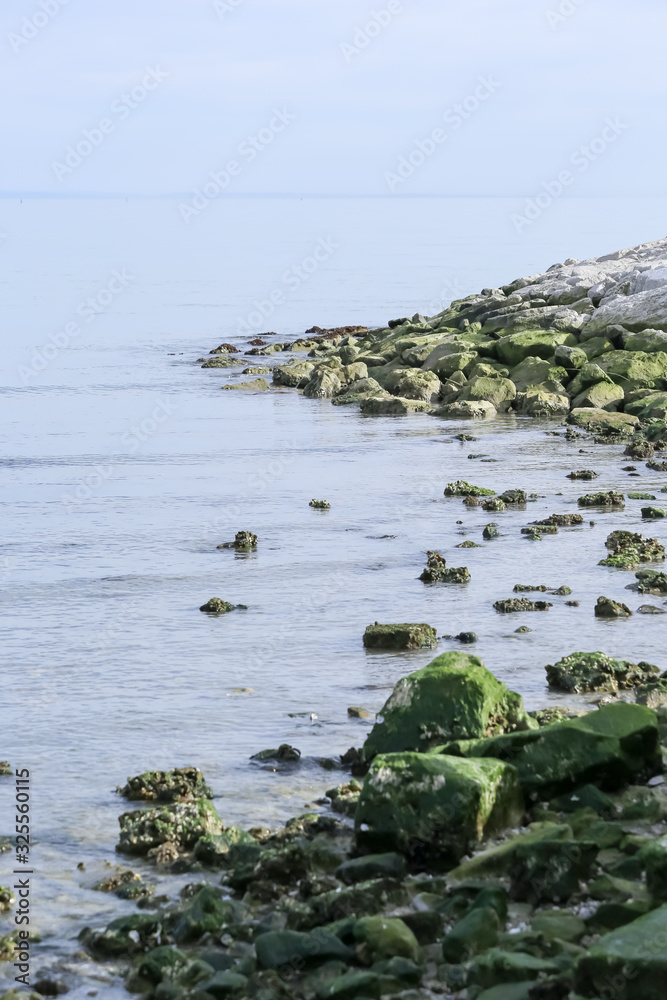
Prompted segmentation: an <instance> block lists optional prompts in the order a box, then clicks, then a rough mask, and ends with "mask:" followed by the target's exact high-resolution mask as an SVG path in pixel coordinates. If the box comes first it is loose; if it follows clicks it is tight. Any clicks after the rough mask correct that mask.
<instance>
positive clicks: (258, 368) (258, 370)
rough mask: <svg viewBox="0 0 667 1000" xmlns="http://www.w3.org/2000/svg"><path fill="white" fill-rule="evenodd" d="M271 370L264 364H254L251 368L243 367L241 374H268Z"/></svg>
mask: <svg viewBox="0 0 667 1000" xmlns="http://www.w3.org/2000/svg"><path fill="white" fill-rule="evenodd" d="M270 371H271V369H270V368H267V367H266V366H265V365H255V366H254V367H253V368H244V369H243V371H242V372H241V374H242V375H268V374H269V372H270Z"/></svg>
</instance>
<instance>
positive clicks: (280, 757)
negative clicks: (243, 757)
mask: <svg viewBox="0 0 667 1000" xmlns="http://www.w3.org/2000/svg"><path fill="white" fill-rule="evenodd" d="M250 760H259V761H266V760H276V761H281V762H283V763H287V764H297V763H298V762H299V761H300V760H301V751H300V750H298V749H297V748H296V747H293V746H290V745H289V743H281V744H280V746H279V747H269V748H268V749H266V750H260V751H259V752H258V753H255V754H253V755H252V757H251V758H250Z"/></svg>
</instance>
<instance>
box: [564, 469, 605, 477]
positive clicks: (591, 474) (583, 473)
mask: <svg viewBox="0 0 667 1000" xmlns="http://www.w3.org/2000/svg"><path fill="white" fill-rule="evenodd" d="M597 477H598V474H597V472H593V470H592V469H579V471H578V472H570V473H568V477H567V478H568V479H597Z"/></svg>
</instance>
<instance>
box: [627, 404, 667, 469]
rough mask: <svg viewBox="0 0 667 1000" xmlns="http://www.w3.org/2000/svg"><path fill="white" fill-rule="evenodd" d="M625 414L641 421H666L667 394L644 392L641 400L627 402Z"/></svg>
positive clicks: (638, 456)
mask: <svg viewBox="0 0 667 1000" xmlns="http://www.w3.org/2000/svg"><path fill="white" fill-rule="evenodd" d="M625 412H626V413H634V414H635V415H636V416H637V417H638V418H639V420H641V421H648V420H664V419H665V417H667V392H644V393H643V394H642V396H641V397H640V398H638V399H636V400H632V401H626V405H625ZM636 457H637V458H642V457H644V456H641V455H637V456H636ZM647 457H650V456H647Z"/></svg>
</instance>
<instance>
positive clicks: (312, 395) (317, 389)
mask: <svg viewBox="0 0 667 1000" xmlns="http://www.w3.org/2000/svg"><path fill="white" fill-rule="evenodd" d="M342 388H343V382H342V381H341V380H340V378H339V377H338V375H337V374H336V373H335V372H333V371H331V370H328V369H326V368H325V369H324V370H323V371H320V372H314V373H313V375H312V376H311V378H310V381H309V382H307V383H306V385H305V386H304V389H303V394H304V396H307V397H308V399H331V397H332V396H337V395H338V393H339V392H341V390H342Z"/></svg>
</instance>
